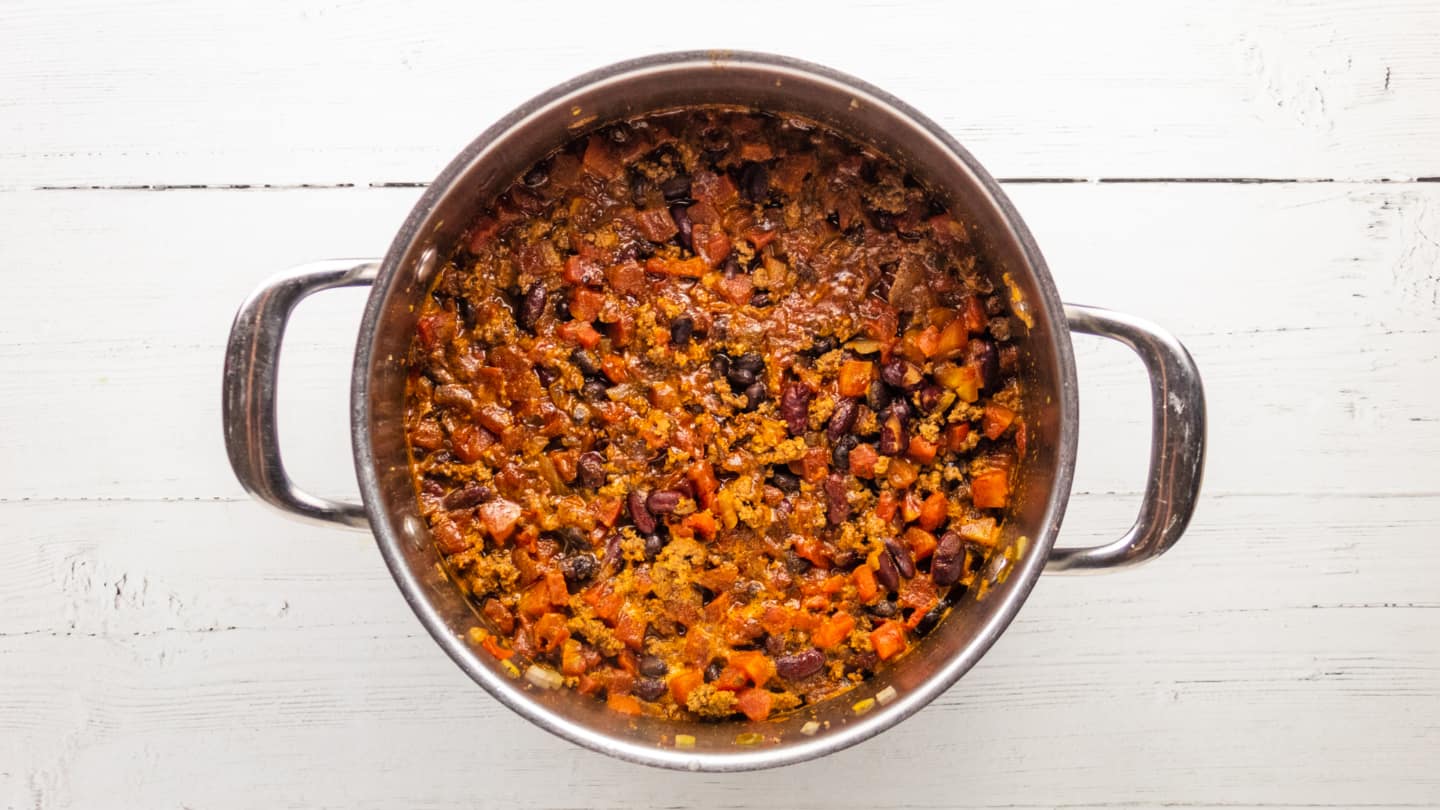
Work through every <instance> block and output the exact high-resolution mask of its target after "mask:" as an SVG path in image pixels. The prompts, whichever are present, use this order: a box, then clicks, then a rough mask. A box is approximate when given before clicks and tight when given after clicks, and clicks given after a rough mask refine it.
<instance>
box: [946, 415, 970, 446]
mask: <svg viewBox="0 0 1440 810" xmlns="http://www.w3.org/2000/svg"><path fill="white" fill-rule="evenodd" d="M968 438H970V423H968V422H957V423H956V424H953V425H951V426H949V427H947V428H945V446H946V447H948V448H950V449H951V450H954V451H956V452H959V451H960V450H963V449H964V448H965V440H966V439H968Z"/></svg>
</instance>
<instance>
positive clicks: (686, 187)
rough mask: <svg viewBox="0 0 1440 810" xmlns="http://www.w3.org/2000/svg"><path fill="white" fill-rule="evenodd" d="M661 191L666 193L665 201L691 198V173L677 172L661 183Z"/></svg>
mask: <svg viewBox="0 0 1440 810" xmlns="http://www.w3.org/2000/svg"><path fill="white" fill-rule="evenodd" d="M660 193H661V194H664V195H665V202H671V203H673V202H678V201H680V200H688V199H690V175H688V174H677V175H675V176H674V177H671V178H670V179H669V180H666V181H665V182H663V183H661V184H660Z"/></svg>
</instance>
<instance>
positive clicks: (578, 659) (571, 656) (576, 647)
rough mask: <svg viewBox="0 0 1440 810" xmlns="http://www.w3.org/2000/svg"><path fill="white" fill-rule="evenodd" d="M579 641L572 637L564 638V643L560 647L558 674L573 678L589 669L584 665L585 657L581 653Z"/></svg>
mask: <svg viewBox="0 0 1440 810" xmlns="http://www.w3.org/2000/svg"><path fill="white" fill-rule="evenodd" d="M581 649H582V648H581V646H580V642H579V641H576V640H575V639H573V638H567V639H565V645H564V646H563V647H561V648H560V674H561V675H564V676H566V677H567V678H574V677H578V676H580V675H584V674H585V670H586V669H589V667H587V666H586V665H585V658H584V656H582V655H581Z"/></svg>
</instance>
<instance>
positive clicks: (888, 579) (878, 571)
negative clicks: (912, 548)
mask: <svg viewBox="0 0 1440 810" xmlns="http://www.w3.org/2000/svg"><path fill="white" fill-rule="evenodd" d="M875 581H876V582H879V583H880V584H881V585H882V586H884V588H885V590H887V591H898V590H900V569H899V568H896V567H895V558H894V557H892V556H890V550H889V549H883V550H881V552H880V554H879V555H878V557H877V559H876V561H875Z"/></svg>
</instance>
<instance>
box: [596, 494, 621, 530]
mask: <svg viewBox="0 0 1440 810" xmlns="http://www.w3.org/2000/svg"><path fill="white" fill-rule="evenodd" d="M622 506H623V504H622V503H621V502H620V499H619V498H616V497H611V496H601V497H599V498H596V499H595V500H593V501H591V502H590V513H591V514H592V515H594V516H595V519H596V520H597V521H599V522H600V523H603V524H604V525H605V527H606V528H609V527H611V526H614V525H615V521H616V520H617V519H619V517H620V509H621V507H622Z"/></svg>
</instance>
